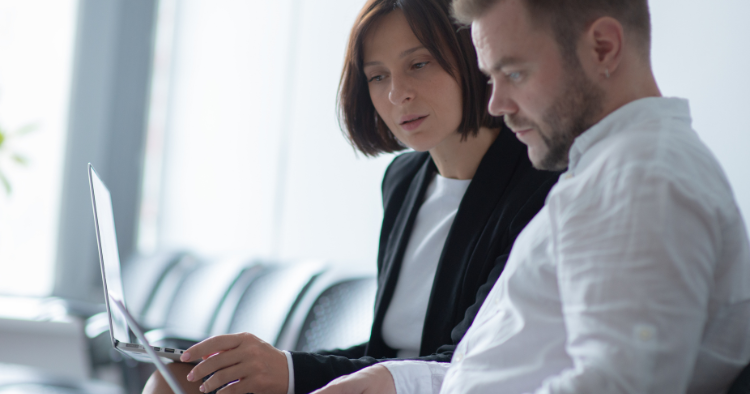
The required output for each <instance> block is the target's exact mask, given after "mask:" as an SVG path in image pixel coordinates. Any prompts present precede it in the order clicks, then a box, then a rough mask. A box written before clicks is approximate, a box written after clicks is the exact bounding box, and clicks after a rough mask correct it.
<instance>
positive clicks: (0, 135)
mask: <svg viewBox="0 0 750 394" xmlns="http://www.w3.org/2000/svg"><path fill="white" fill-rule="evenodd" d="M3 142H5V133H3V130H2V129H0V146H3Z"/></svg>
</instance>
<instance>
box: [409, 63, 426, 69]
mask: <svg viewBox="0 0 750 394" xmlns="http://www.w3.org/2000/svg"><path fill="white" fill-rule="evenodd" d="M427 63H429V62H419V63H415V64H414V66H412V67H414V68H416V69H420V68H424V67H425V66H426V65H427Z"/></svg>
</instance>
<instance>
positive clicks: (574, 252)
mask: <svg viewBox="0 0 750 394" xmlns="http://www.w3.org/2000/svg"><path fill="white" fill-rule="evenodd" d="M748 362H750V247H749V246H748V236H747V233H746V230H745V226H744V223H743V221H742V217H741V216H740V212H739V210H738V208H737V205H736V203H735V201H734V197H733V195H732V190H731V188H730V186H729V182H728V181H727V179H726V177H725V175H724V173H723V171H722V169H721V167H720V166H719V164H718V163H717V161H716V159H715V158H714V157H713V155H712V154H711V153H710V152H709V151H708V149H707V148H706V147H705V146H704V144H703V143H702V142H701V141H700V139H699V138H698V136H697V135H696V133H695V132H694V131H693V130H692V128H691V119H690V111H689V107H688V103H687V101H685V100H681V99H666V98H647V99H641V100H638V101H635V102H632V103H630V104H627V105H625V106H623V107H622V108H620V109H618V110H617V111H615V112H613V113H612V114H610V115H608V116H607V117H606V118H605V119H603V120H602V121H601V122H599V123H598V124H596V125H595V126H593V127H592V128H591V129H589V130H587V131H586V132H585V133H583V134H582V135H581V136H579V137H578V138H577V139H576V140H575V143H574V144H573V146H572V148H571V150H570V163H569V170H568V171H567V172H566V173H565V174H563V175H562V176H561V179H560V182H559V183H558V184H557V185H556V186H555V187H554V188H553V189H552V191H551V192H550V194H549V196H548V198H547V201H546V204H545V206H544V208H543V209H542V210H541V211H540V212H539V214H538V215H537V216H536V217H535V218H534V219H533V220H532V221H531V222H530V223H529V225H528V226H527V227H526V228H525V229H524V231H523V232H522V233H521V234H520V235H519V237H518V239H517V240H516V243H515V244H514V246H513V250H512V252H511V255H510V257H509V260H508V263H507V265H506V268H505V270H504V272H503V273H502V275H501V276H500V278H499V279H498V281H497V283H496V284H495V286H494V287H493V289H492V291H491V292H490V294H489V295H488V296H487V299H486V300H485V302H484V304H483V305H482V308H481V309H480V311H479V313H478V314H477V317H476V319H475V320H474V323H473V324H472V326H471V327H470V329H469V330H468V332H467V333H466V335H465V336H464V338H463V340H462V341H461V342H460V343H459V345H458V347H457V348H456V351H455V353H454V355H453V360H452V361H451V363H450V364H447V363H443V364H441V363H426V362H419V361H403V362H387V363H384V364H383V365H385V366H386V367H387V368H388V369H389V370H390V371H391V374H392V375H393V377H394V381H395V382H396V388H397V391H398V394H407V393H431V394H432V393H437V392H441V393H446V394H448V393H470V394H473V393H504V394H513V393H539V394H541V393H597V394H599V393H659V394H667V393H686V392H687V393H696V394H697V393H700V394H711V393H724V392H726V389H727V388H728V386H729V384H730V383H731V382H732V380H733V379H734V378H735V376H736V375H737V374H738V373H739V371H740V370H741V369H742V368H743V367H744V366H745V365H746V364H747V363H748Z"/></svg>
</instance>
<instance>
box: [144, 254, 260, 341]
mask: <svg viewBox="0 0 750 394" xmlns="http://www.w3.org/2000/svg"><path fill="white" fill-rule="evenodd" d="M256 265H257V264H256V263H255V262H253V261H250V260H248V259H247V258H230V259H224V260H219V261H215V262H211V263H206V264H203V265H201V266H200V267H198V268H197V269H195V270H194V271H193V272H191V273H190V274H189V275H188V276H187V277H186V278H185V280H184V281H183V282H182V283H181V284H180V286H179V288H178V289H177V292H176V293H175V295H174V297H173V300H172V303H171V305H170V306H169V308H168V309H167V310H166V313H165V319H164V324H163V326H162V328H158V329H154V330H151V331H149V332H147V333H146V337H147V338H148V340H149V342H151V343H152V344H154V345H157V344H160V345H163V346H168V347H179V348H183V349H184V348H187V347H189V346H192V345H193V344H194V343H197V342H199V341H201V340H203V339H205V338H207V337H208V336H209V334H210V331H211V328H212V326H213V323H214V320H215V318H216V316H217V314H218V312H219V310H221V306H222V304H223V303H224V301H225V299H226V296H227V295H228V294H229V293H230V290H231V289H232V288H233V287H234V285H235V283H236V282H237V281H238V280H239V279H240V278H242V277H243V276H247V273H248V272H250V273H252V275H254V273H255V272H256V271H257V270H256V268H254V266H256ZM252 275H251V276H252Z"/></svg>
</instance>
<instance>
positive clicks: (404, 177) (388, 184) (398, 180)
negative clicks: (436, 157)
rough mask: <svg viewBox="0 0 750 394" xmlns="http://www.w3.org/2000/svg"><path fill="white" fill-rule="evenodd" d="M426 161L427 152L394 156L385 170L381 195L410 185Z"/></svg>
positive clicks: (428, 156) (427, 157)
mask: <svg viewBox="0 0 750 394" xmlns="http://www.w3.org/2000/svg"><path fill="white" fill-rule="evenodd" d="M428 160H430V154H429V153H428V152H414V151H410V152H406V153H402V154H400V155H398V156H396V157H395V158H394V159H393V161H391V164H389V165H388V168H387V169H386V170H385V175H384V176H383V185H382V187H383V194H384V195H386V194H389V193H388V192H389V191H391V190H392V189H394V188H398V187H399V186H401V185H409V184H411V182H412V180H413V179H414V177H415V176H416V175H417V172H419V170H420V169H421V168H422V166H424V164H425V162H427V161H428ZM407 187H408V186H407Z"/></svg>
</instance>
